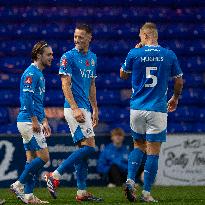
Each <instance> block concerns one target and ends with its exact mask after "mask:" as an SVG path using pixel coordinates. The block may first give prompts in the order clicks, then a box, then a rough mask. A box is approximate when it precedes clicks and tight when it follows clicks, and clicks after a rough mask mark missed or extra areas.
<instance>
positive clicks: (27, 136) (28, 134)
mask: <svg viewBox="0 0 205 205" xmlns="http://www.w3.org/2000/svg"><path fill="white" fill-rule="evenodd" d="M40 126H41V132H40V133H35V132H33V130H32V123H31V122H17V127H18V130H19V132H20V133H21V136H22V138H23V144H24V149H25V150H26V151H37V150H41V149H44V148H46V147H47V143H46V137H45V135H44V134H43V131H42V125H40Z"/></svg>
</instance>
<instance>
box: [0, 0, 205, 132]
mask: <svg viewBox="0 0 205 205" xmlns="http://www.w3.org/2000/svg"><path fill="white" fill-rule="evenodd" d="M28 2H29V5H28ZM183 2H184V1H182V0H170V1H163V0H148V1H143V0H138V1H134V0H129V1H128V0H121V1H118V0H112V1H110V0H104V1H90V0H83V1H80V0H79V1H77V0H69V1H67V0H61V1H54V0H50V1H45V0H38V1H26V0H21V1H17V0H10V1H1V2H0V19H1V25H0V39H1V41H0V107H1V109H0V123H1V124H0V134H3V133H8V134H9V133H17V132H18V131H17V128H16V124H15V120H16V115H17V113H18V107H19V81H20V77H21V73H22V72H23V71H24V69H25V68H26V67H27V66H28V65H29V64H30V52H31V49H32V47H33V45H34V43H35V42H37V41H38V40H41V39H45V40H47V41H48V42H49V43H50V44H51V45H52V47H53V50H54V57H55V60H54V62H53V66H52V68H50V69H47V70H46V71H45V78H46V84H47V85H46V89H47V92H46V98H45V105H46V107H47V108H48V109H47V111H48V112H49V120H50V122H51V125H52V128H53V131H54V132H56V133H65V132H67V130H68V128H67V126H66V124H65V121H64V119H63V118H62V115H58V114H56V111H55V110H59V112H60V110H61V112H62V109H60V108H62V107H63V102H64V99H63V94H62V91H61V82H60V78H59V76H58V66H59V58H60V56H61V55H62V54H63V53H64V52H65V51H67V50H69V49H71V48H72V47H73V42H72V41H73V31H74V27H75V23H77V22H85V23H88V24H90V25H91V26H92V28H93V31H94V34H93V36H94V40H93V42H92V46H91V47H92V50H93V51H94V52H95V53H96V54H97V56H98V78H97V79H96V82H97V99H98V104H99V108H100V125H99V127H98V128H97V130H96V131H97V132H108V131H109V130H110V129H111V128H114V127H116V126H120V127H122V128H124V129H125V130H126V132H129V94H130V90H129V89H130V82H129V81H128V82H124V81H122V80H120V79H119V68H120V65H121V63H123V60H124V59H125V56H126V54H127V53H128V51H129V49H131V48H132V47H134V46H135V44H136V42H137V41H138V31H139V27H140V26H141V25H142V24H143V23H144V22H145V21H153V22H155V23H156V24H157V25H158V29H159V43H160V45H162V46H164V47H168V48H170V49H173V50H174V51H175V52H176V54H177V56H178V58H179V61H180V64H181V67H182V69H183V72H184V79H185V86H184V91H183V95H182V97H181V100H180V104H179V108H178V110H177V111H176V112H175V113H172V114H169V124H168V132H169V133H177V132H178V133H179V132H205V126H204V122H205V108H204V100H205V92H204V87H205V70H204V69H205V61H204V57H205V49H204V48H205V1H203V0H198V1H197V2H196V1H191V0H189V1H186V4H184V3H183ZM169 91H170V92H169V96H170V95H171V91H172V84H171V83H170V89H169ZM49 108H54V109H51V110H50V111H49ZM52 113H53V114H52Z"/></svg>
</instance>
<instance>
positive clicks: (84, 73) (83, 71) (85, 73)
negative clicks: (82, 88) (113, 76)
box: [80, 69, 95, 78]
mask: <svg viewBox="0 0 205 205" xmlns="http://www.w3.org/2000/svg"><path fill="white" fill-rule="evenodd" d="M80 73H81V76H82V78H94V77H95V75H94V71H92V70H87V69H80Z"/></svg>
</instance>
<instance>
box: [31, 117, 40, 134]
mask: <svg viewBox="0 0 205 205" xmlns="http://www.w3.org/2000/svg"><path fill="white" fill-rule="evenodd" d="M32 130H33V132H35V133H40V132H41V126H40V124H39V123H38V119H37V117H32Z"/></svg>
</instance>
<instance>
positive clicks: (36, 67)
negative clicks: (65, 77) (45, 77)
mask: <svg viewBox="0 0 205 205" xmlns="http://www.w3.org/2000/svg"><path fill="white" fill-rule="evenodd" d="M31 65H32V66H34V67H35V68H37V69H38V70H39V71H41V72H42V70H41V69H40V68H39V67H38V66H37V65H35V64H34V63H31Z"/></svg>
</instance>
